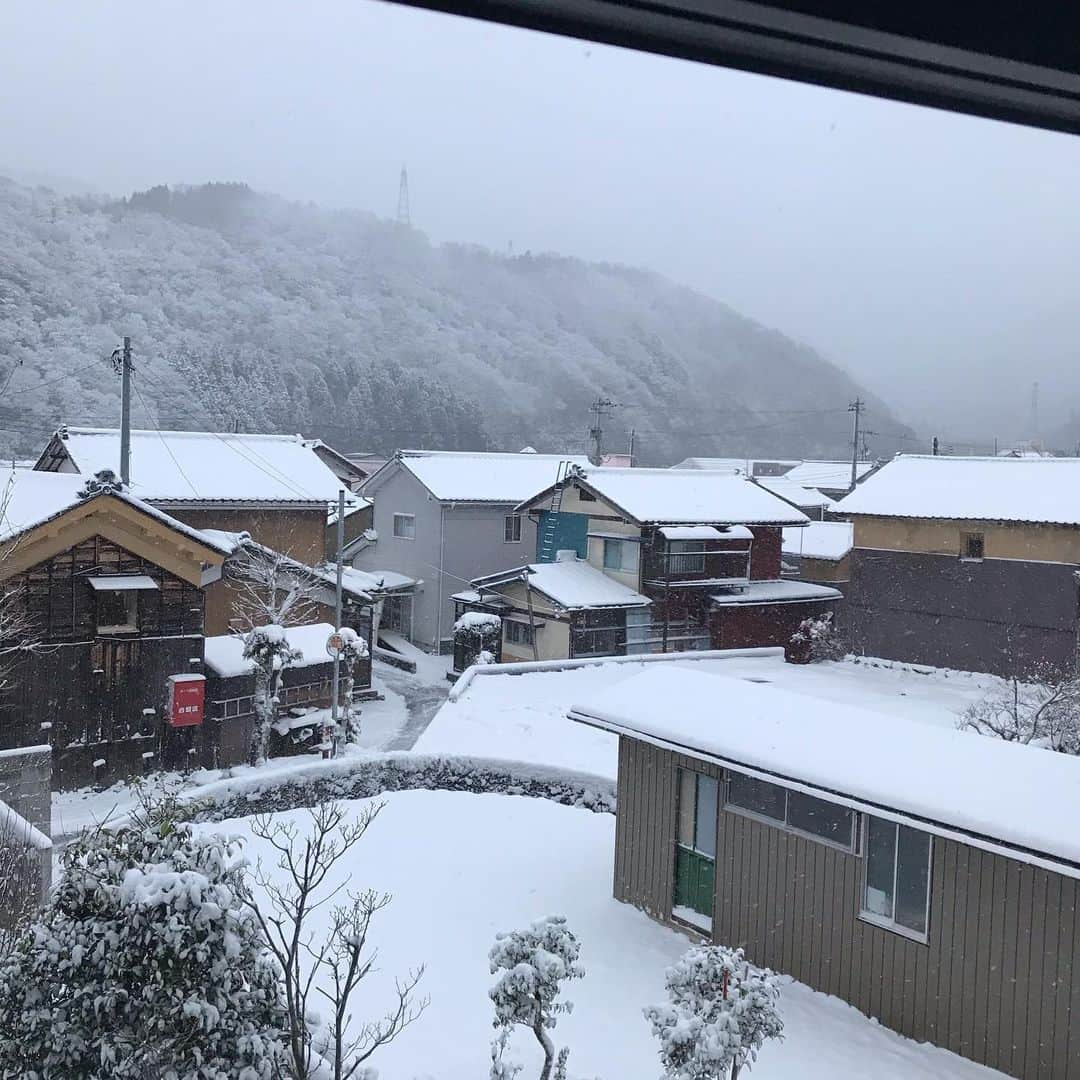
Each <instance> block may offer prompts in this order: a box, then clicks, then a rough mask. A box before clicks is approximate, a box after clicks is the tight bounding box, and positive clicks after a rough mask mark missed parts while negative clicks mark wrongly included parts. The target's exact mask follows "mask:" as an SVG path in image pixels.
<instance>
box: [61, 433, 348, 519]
mask: <svg viewBox="0 0 1080 1080" xmlns="http://www.w3.org/2000/svg"><path fill="white" fill-rule="evenodd" d="M61 436H62V439H63V443H64V445H65V447H66V448H67V451H68V453H69V454H70V455H71V458H72V460H73V461H74V462H75V465H76V467H77V468H78V470H79V472H81V473H82V474H83V475H84V476H93V475H94V474H95V473H98V472H100V471H101V470H102V469H111V470H112V471H113V472H115V473H119V471H120V432H119V431H118V430H116V429H115V428H76V427H69V428H67V429H61ZM341 486H342V484H341V481H340V480H339V479H338V477H337V476H336V475H335V474H334V472H333V470H332V469H330V468H329V467H328V466H327V465H326V464H325V463H324V462H323V461H322V460H321V459H320V457H319V455H318V454H317V453H316V452H315V450H314V448H313V447H312V445H311V444H310V442H308V441H306V440H305V439H304V438H303V437H302V436H300V435H234V434H231V433H219V432H209V431H160V432H159V431H133V432H132V433H131V488H130V490H131V494H133V495H136V496H138V497H139V498H142V499H149V500H150V501H161V502H192V501H207V500H214V501H218V502H321V503H327V504H330V503H333V502H336V501H337V497H338V491H339V490H340V489H341Z"/></svg>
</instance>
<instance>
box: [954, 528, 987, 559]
mask: <svg viewBox="0 0 1080 1080" xmlns="http://www.w3.org/2000/svg"><path fill="white" fill-rule="evenodd" d="M960 558H961V560H962V561H963V562H982V561H983V559H985V558H986V534H985V533H981V532H962V533H961V534H960Z"/></svg>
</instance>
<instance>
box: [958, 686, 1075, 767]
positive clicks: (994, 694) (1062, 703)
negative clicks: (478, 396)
mask: <svg viewBox="0 0 1080 1080" xmlns="http://www.w3.org/2000/svg"><path fill="white" fill-rule="evenodd" d="M957 726H958V727H959V728H961V729H967V730H970V731H977V732H978V733H979V734H980V735H990V736H993V737H994V738H997V739H1004V740H1005V741H1006V742H1018V743H1033V744H1035V745H1038V746H1044V747H1047V748H1048V749H1050V750H1058V751H1061V752H1062V753H1066V754H1080V679H1078V678H1077V677H1076V676H1075V675H1065V674H1062V673H1059V672H1056V671H1053V670H1051V669H1048V668H1041V669H1037V670H1036V671H1034V672H1033V673H1032V675H1031V677H1030V679H1028V680H1021V679H1020V678H1018V677H1017V676H1015V675H1014V676H1013V677H1012V678H1009V679H1001V680H999V681H998V682H997V683H996V685H995V686H994V688H993V689H992V690H991V691H990V692H989V693H988V694H987V695H986V696H985V697H984V698H982V699H981V700H979V701H976V702H975V703H973V704H972V705H969V706H968V708H967V709H966V710H965V711H964V713H963V715H962V716H961V718H960V721H959V723H958V724H957Z"/></svg>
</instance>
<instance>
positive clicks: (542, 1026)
mask: <svg viewBox="0 0 1080 1080" xmlns="http://www.w3.org/2000/svg"><path fill="white" fill-rule="evenodd" d="M580 951H581V946H580V945H579V944H578V940H577V938H576V937H575V936H574V934H573V933H572V932H571V930H570V929H569V927H567V925H566V919H565V918H564V917H563V916H561V915H549V916H547V917H546V918H544V919H539V920H538V921H537V922H534V923H533V924H532V925H531V926H529V927H526V928H525V929H523V930H511V931H509V932H507V933H501V934H497V935H496V937H495V944H494V945H493V946H492V947H491V951H490V952H489V953H488V960H489V962H490V965H491V973H492V974H493V975H498V976H499V978H498V980H497V981H496V983H495V985H494V986H493V987H492V988H491V989H490V990H489V991H488V994H489V996H490V997H491V1001H492V1004H493V1005H494V1006H495V1027H496V1028H498V1029H499V1034H498V1036H497V1037H496V1039H495V1041H494V1043H493V1044H492V1055H491V1056H492V1065H491V1074H490V1076H491V1080H513V1078H514V1077H515V1076H516V1075H517V1074H518V1073H519V1072H520V1071H521V1069H522V1066H520V1065H517V1064H511V1063H510V1062H508V1061H505V1060H504V1058H503V1053H504V1051H505V1050H506V1046H507V1042H508V1040H509V1036H510V1033H511V1031H513V1029H514V1028H515V1027H523V1028H526V1029H528V1030H529V1031H531V1032H532V1033H533V1035H534V1036H535V1038H536V1041H537V1042H538V1043H539V1044H540V1048H541V1050H542V1051H543V1054H544V1062H543V1065H542V1066H541V1069H540V1074H539V1080H565V1077H566V1061H567V1057H568V1056H569V1050H568V1049H567V1048H566V1047H563V1049H562V1050H561V1051H560V1052H559V1054H558V1056H556V1054H555V1046H554V1044H553V1043H552V1041H551V1036H550V1035H549V1034H548V1032H549V1031H550V1030H551V1029H552V1028H554V1027H555V1025H556V1023H557V1021H558V1017H559V1015H560V1014H561V1013H568V1012H570V1011H571V1010H572V1009H573V1003H572V1002H569V1001H559V1000H558V998H559V995H560V993H562V989H563V985H562V984H563V983H564V982H566V981H567V980H569V979H580V978H581V977H582V976H583V975H584V974H585V969H584V968H583V967H582V966H581V964H579V963H578V955H579V953H580ZM553 1070H554V1072H553Z"/></svg>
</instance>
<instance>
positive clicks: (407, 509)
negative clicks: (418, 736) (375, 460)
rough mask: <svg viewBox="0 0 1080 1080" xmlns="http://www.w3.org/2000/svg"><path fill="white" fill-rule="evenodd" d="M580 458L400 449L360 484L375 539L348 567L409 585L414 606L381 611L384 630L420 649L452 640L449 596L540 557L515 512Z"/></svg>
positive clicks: (524, 518) (406, 603) (532, 530)
mask: <svg viewBox="0 0 1080 1080" xmlns="http://www.w3.org/2000/svg"><path fill="white" fill-rule="evenodd" d="M567 462H570V463H573V464H576V465H587V464H588V461H587V460H586V459H585V458H584V457H580V456H577V457H574V456H570V455H565V454H563V455H556V454H536V453H518V454H505V453H471V452H461V451H434V450H401V451H399V452H398V453H397V454H395V455H394V457H393V458H392V459H391V460H390V461H388V462H387V463H386V464H385V465H384V466H383V467H382V468H381V469H379V470H378V472H376V473H375V474H374V475H373V476H371V477H370V478H369V479H368V480H367V482H366V483H365V484H364V487H363V493H364V495H365V496H367V497H369V498H372V499H373V500H374V503H375V509H374V533H375V537H376V539H375V540H374V542H373V543H369V544H367V546H365V547H364V548H363V549H362V550H360V551H358V552H357V553H356V555H355V557H354V558H353V565H354V566H355V567H357V568H358V569H360V570H366V571H368V572H369V573H378V572H380V571H394V572H396V573H399V574H405V575H407V576H408V577H410V578H413V579H415V580H416V581H417V582H418V584H417V587H416V590H415V592H414V593H413V594H412V596H411V597H406V598H404V599H403V600H402V602H401V603H400V604H398V605H396V606H390V607H388V608H387V609H385V610H384V612H383V621H382V625H383V627H385V628H386V629H391V630H395V631H397V632H398V633H401V634H403V635H404V636H405V637H407V638H409V640H411V641H413V642H414V643H415V644H417V645H419V646H421V647H422V648H425V649H431V650H439V649H441V650H446V649H448V648H449V647H450V644H451V641H452V632H453V623H454V604H453V601H452V599H451V597H452V596H453V595H454V594H455V593H458V592H460V591H461V590H462V589H466V588H470V587H471V585H470V583H471V581H472V579H473V578H476V577H478V576H480V575H482V574H491V573H495V572H497V571H499V570H508V569H511V568H512V567H516V566H521V565H522V564H523V563H528V562H531V561H532V560H533V559H534V558H535V557H536V523H535V521H533V520H531V519H530V518H529V516H528V515H527V514H525V513H521V512H519V511H517V510H516V509H515V508H516V507H517V505H518V504H519V503H520V502H522V501H523V500H525V499H527V498H529V497H530V496H531V495H534V494H535V493H536V492H537V491H541V490H543V489H544V488H546V487H548V486H550V485H551V484H553V483H554V482H555V480H556V477H557V475H558V473H559V468H560V465H562V466H563V467H564V468H565V464H566V463H567Z"/></svg>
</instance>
